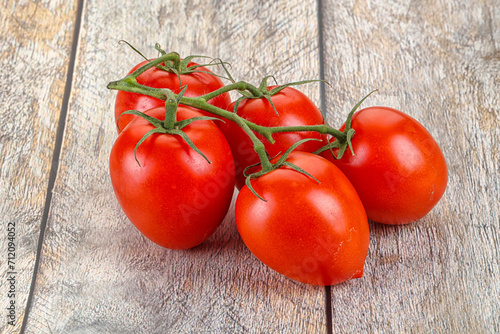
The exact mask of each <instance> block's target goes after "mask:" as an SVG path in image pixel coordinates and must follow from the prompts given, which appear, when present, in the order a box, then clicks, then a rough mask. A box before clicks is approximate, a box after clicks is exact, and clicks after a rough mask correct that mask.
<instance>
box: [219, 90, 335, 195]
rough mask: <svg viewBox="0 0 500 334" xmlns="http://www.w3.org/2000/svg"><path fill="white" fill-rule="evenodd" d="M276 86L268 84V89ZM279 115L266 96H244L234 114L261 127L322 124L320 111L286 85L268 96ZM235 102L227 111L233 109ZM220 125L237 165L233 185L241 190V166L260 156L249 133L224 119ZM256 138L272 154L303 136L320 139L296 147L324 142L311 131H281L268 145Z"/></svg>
mask: <svg viewBox="0 0 500 334" xmlns="http://www.w3.org/2000/svg"><path fill="white" fill-rule="evenodd" d="M273 88H275V86H270V87H268V90H271V89H273ZM271 100H272V101H273V104H274V106H275V107H276V110H277V111H278V115H276V113H275V111H274V109H273V107H272V105H271V104H270V103H269V101H268V100H267V99H265V98H260V99H245V100H243V101H242V102H241V103H240V105H239V106H238V110H237V114H238V115H239V116H241V117H243V118H245V119H247V120H249V121H251V122H253V123H255V124H258V125H263V126H268V127H269V126H296V125H318V124H324V119H323V115H322V114H321V111H320V110H319V109H318V108H317V107H316V105H314V103H313V102H312V101H311V100H310V99H309V98H308V97H307V96H306V95H305V94H303V93H302V92H300V91H298V90H296V89H295V88H292V87H287V88H285V89H283V90H282V91H281V92H279V93H277V94H275V95H273V96H272V97H271ZM234 106H235V103H232V104H231V105H230V106H229V107H228V108H227V110H228V111H231V112H232V111H234ZM220 128H221V130H222V132H223V133H224V135H225V136H226V138H227V140H228V142H229V145H230V146H231V150H232V152H233V157H234V160H235V164H236V186H237V188H238V189H241V187H243V185H244V184H245V178H244V177H243V173H242V171H243V169H244V168H245V167H247V166H250V165H253V164H256V163H258V162H259V157H258V155H257V153H255V150H254V149H253V143H252V141H251V140H250V138H249V137H248V135H247V134H246V133H245V132H244V131H243V130H242V129H241V128H240V127H239V126H238V125H237V124H235V123H233V122H226V123H224V124H220ZM257 137H258V138H259V139H260V140H261V141H262V142H263V143H264V145H265V148H266V150H267V152H268V153H269V155H270V156H271V157H274V156H276V155H277V154H279V153H284V152H285V151H286V150H287V149H288V148H289V147H290V146H292V145H293V144H295V143H296V142H298V141H299V140H302V139H305V138H316V139H319V140H321V142H318V141H309V142H306V143H304V144H302V145H300V146H299V147H298V148H297V149H296V150H298V151H304V152H314V151H316V150H318V149H319V148H321V147H322V146H323V145H325V144H326V143H327V141H326V140H327V139H326V136H325V135H322V134H319V133H317V132H314V131H302V132H284V133H276V134H274V135H273V138H274V139H275V141H276V142H275V143H274V144H271V143H269V142H268V141H267V139H265V138H264V137H262V136H261V135H259V134H258V135H257Z"/></svg>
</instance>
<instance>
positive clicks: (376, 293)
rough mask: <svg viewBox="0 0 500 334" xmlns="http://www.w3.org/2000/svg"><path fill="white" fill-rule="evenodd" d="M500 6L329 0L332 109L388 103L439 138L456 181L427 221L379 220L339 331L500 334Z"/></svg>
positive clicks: (337, 120) (339, 307)
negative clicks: (397, 223) (401, 223)
mask: <svg viewBox="0 0 500 334" xmlns="http://www.w3.org/2000/svg"><path fill="white" fill-rule="evenodd" d="M499 8H500V7H499V6H498V2H497V1H488V0H487V1H481V2H477V1H471V0H460V1H443V0H438V1H412V2H401V1H396V2H387V1H382V0H371V1H364V0H361V1H349V0H343V1H326V2H325V4H324V8H323V9H322V10H323V15H324V18H325V19H324V26H323V29H324V32H325V47H324V50H325V54H324V56H325V69H326V79H327V80H329V81H330V82H331V83H332V85H333V88H332V89H328V88H327V90H326V96H327V105H328V106H329V108H328V115H329V119H330V122H331V123H332V124H338V125H341V124H342V122H343V120H344V117H345V115H346V113H347V112H348V111H349V110H350V108H351V106H352V105H354V104H355V103H356V101H358V100H360V99H361V98H362V97H363V96H364V95H365V94H367V93H368V92H369V91H371V90H373V89H379V91H378V92H377V93H376V94H375V95H373V96H372V97H370V98H369V99H368V100H367V101H366V103H365V104H364V106H369V105H386V106H392V107H395V108H398V109H400V110H403V111H405V112H407V113H408V114H410V115H412V116H413V117H415V118H416V119H418V120H419V121H420V122H421V123H422V124H423V125H424V126H425V127H426V128H427V129H429V131H430V132H431V133H432V135H433V136H434V137H435V138H436V140H437V141H438V143H440V145H441V148H442V149H443V151H444V154H445V156H446V158H447V162H448V166H449V186H448V189H447V191H446V193H445V196H444V198H443V199H442V201H441V202H440V203H439V204H438V206H437V207H436V208H435V209H434V210H433V211H432V212H431V213H430V214H429V215H428V216H427V217H425V218H424V219H422V220H421V221H419V222H417V223H414V224H411V225H407V226H401V227H390V226H382V225H379V224H372V225H371V243H370V251H369V255H368V261H367V264H366V268H365V276H364V278H362V279H360V280H356V281H352V282H349V283H347V284H345V285H341V286H338V287H334V288H332V304H333V313H332V314H333V324H334V331H335V332H348V333H351V332H373V333H389V332H393V333H400V332H415V333H426V332H436V333H498V332H499V331H500V328H499V326H500V323H499V321H500V307H499V303H498V301H499V300H500V268H499V263H498V259H499V258H500V257H499V245H500V243H499V235H500V234H499V230H500V226H499V225H500V224H499V221H500V219H499V214H500V208H499V201H498V199H499V198H500V181H499V164H498V162H499V161H500V159H499V151H498V147H499V146H500V116H499V115H500V113H499V102H500V99H499V98H500V96H499V89H498V87H499V86H498V84H499V82H500V53H499V52H498V45H499V43H500V35H499V34H498V31H499V29H498V28H499V17H500V11H499Z"/></svg>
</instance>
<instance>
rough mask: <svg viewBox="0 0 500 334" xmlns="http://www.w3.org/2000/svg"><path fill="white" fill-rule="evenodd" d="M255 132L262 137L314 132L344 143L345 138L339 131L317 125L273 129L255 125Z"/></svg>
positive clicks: (276, 127)
mask: <svg viewBox="0 0 500 334" xmlns="http://www.w3.org/2000/svg"><path fill="white" fill-rule="evenodd" d="M255 131H257V132H259V133H260V134H262V135H263V136H266V137H267V136H272V134H274V133H282V132H302V131H314V132H318V133H321V134H329V135H332V136H334V137H335V138H337V139H338V140H341V141H344V140H345V139H346V138H347V136H346V134H345V133H344V132H342V131H339V130H337V129H335V128H332V127H331V126H328V125H326V124H317V125H297V126H274V127H265V126H260V125H256V129H255Z"/></svg>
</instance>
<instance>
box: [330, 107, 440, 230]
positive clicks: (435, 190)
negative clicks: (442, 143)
mask: <svg viewBox="0 0 500 334" xmlns="http://www.w3.org/2000/svg"><path fill="white" fill-rule="evenodd" d="M344 127H345V124H344V126H343V127H342V128H341V130H343V129H344ZM351 127H352V128H353V129H354V130H355V135H354V137H353V139H352V146H353V150H354V153H355V155H354V156H353V155H352V154H351V152H350V151H349V149H348V150H347V151H346V152H345V154H344V156H343V157H342V158H341V159H340V160H336V159H334V158H333V157H332V156H331V154H330V152H329V151H325V152H323V153H322V155H323V156H325V157H327V158H328V159H330V160H331V161H332V162H333V163H334V164H335V165H336V166H337V167H339V168H340V169H341V170H342V172H344V174H345V175H346V176H347V177H348V178H349V180H350V181H351V183H352V184H353V185H354V188H356V191H357V192H358V194H359V197H360V198H361V201H362V202H363V205H364V207H365V210H366V213H367V215H368V219H370V220H373V221H376V222H379V223H384V224H406V223H410V222H413V221H416V220H418V219H420V218H422V217H424V216H425V215H426V214H427V213H428V212H429V211H430V210H431V209H432V208H433V207H434V206H435V205H436V204H437V202H438V201H439V200H440V198H441V197H442V196H443V193H444V191H445V189H446V185H447V183H448V169H447V167H446V161H445V158H444V156H443V153H442V152H441V150H440V148H439V146H438V144H437V143H436V141H435V140H434V138H432V136H431V135H430V134H429V132H428V131H427V130H426V129H425V128H424V127H423V126H422V125H421V124H420V123H419V122H417V121H416V120H415V119H413V118H412V117H410V116H408V115H406V114H404V113H402V112H401V111H398V110H395V109H392V108H387V107H370V108H366V109H363V110H360V111H358V112H357V113H355V114H354V116H353V118H352V125H351ZM334 153H335V154H336V152H334Z"/></svg>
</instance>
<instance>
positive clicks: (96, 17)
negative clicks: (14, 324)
mask: <svg viewBox="0 0 500 334" xmlns="http://www.w3.org/2000/svg"><path fill="white" fill-rule="evenodd" d="M315 8H316V7H315V2H314V1H306V2H294V3H293V4H290V5H288V6H287V7H286V8H285V6H284V5H283V3H282V4H278V3H274V2H273V3H271V2H269V3H265V4H261V5H259V6H255V5H254V4H252V3H251V2H248V3H247V2H241V3H234V2H233V3H224V2H221V3H219V4H213V3H210V2H201V3H200V4H197V5H194V4H189V3H186V2H183V1H178V2H171V3H169V4H168V5H167V4H165V3H164V2H163V1H154V2H143V3H141V4H139V3H138V2H137V1H128V2H124V1H116V2H110V1H108V2H102V1H88V2H85V7H84V13H83V17H82V26H81V33H80V38H79V47H78V58H77V61H76V67H75V80H74V83H73V90H72V96H71V101H70V107H69V111H68V116H67V122H66V130H65V138H64V143H63V149H62V154H61V157H60V167H59V171H58V175H57V180H56V185H55V190H54V195H53V198H52V205H51V212H50V216H49V221H48V225H47V231H46V236H45V240H44V245H43V250H42V258H41V263H40V268H39V271H38V280H37V285H36V287H35V297H34V299H33V304H32V309H31V312H30V315H29V321H28V324H27V332H29V333H51V332H52V333H61V332H78V333H103V332H104V333H183V332H213V333H231V332H246V331H259V332H275V333H277V332H285V331H289V332H296V333H302V332H304V331H306V332H324V331H325V326H326V316H325V314H326V313H325V305H324V303H325V290H324V288H317V287H309V286H304V285H300V284H297V283H294V282H291V281H289V280H287V279H285V278H283V277H282V276H280V275H278V274H275V273H273V272H271V271H270V270H269V269H267V268H265V267H264V266H262V265H261V264H260V263H259V262H258V261H257V260H255V258H254V257H253V256H252V255H251V254H250V253H249V251H248V250H247V249H246V248H245V246H244V245H243V243H242V242H241V240H240V239H239V237H238V234H237V231H236V229H235V224H234V215H233V214H230V215H229V216H228V217H227V219H226V221H225V223H224V226H223V227H222V228H221V229H220V230H219V231H218V232H217V233H216V234H215V235H214V236H213V237H212V238H210V239H209V240H208V242H206V243H204V244H203V245H202V246H200V247H197V248H196V249H193V250H190V251H170V250H166V249H161V248H159V247H157V246H155V245H153V244H152V243H151V242H149V241H148V240H146V239H145V238H144V237H142V236H141V235H140V234H139V232H138V231H137V230H135V228H133V226H132V225H131V224H130V222H129V221H128V220H127V219H126V217H125V216H124V214H123V213H122V212H121V209H120V208H119V206H118V204H117V201H116V200H115V198H114V194H113V191H112V188H111V184H110V180H109V173H108V159H109V151H110V149H111V146H112V143H113V141H114V139H115V138H116V133H115V130H114V128H115V125H114V120H113V116H112V115H113V113H112V108H113V103H114V96H115V92H110V91H107V90H106V89H105V86H106V84H107V82H108V81H110V80H114V79H117V78H119V77H121V76H124V75H125V74H126V72H127V71H128V69H129V68H131V67H132V66H133V65H134V64H135V63H137V62H139V61H141V57H140V56H138V55H137V54H135V53H134V52H133V51H132V50H131V49H129V48H128V47H127V46H125V45H118V43H117V42H118V40H119V39H126V40H127V41H129V42H130V43H132V44H134V45H135V46H136V47H137V48H139V49H141V50H145V52H147V53H148V54H149V55H153V56H154V55H156V51H154V49H153V48H152V47H153V46H154V43H155V42H159V43H160V44H162V46H163V47H164V48H165V49H167V50H176V51H178V52H180V53H181V54H182V55H188V54H208V55H212V56H215V57H223V58H224V59H228V60H230V61H231V63H232V65H233V72H234V76H235V77H236V78H245V79H246V80H250V81H254V82H257V80H259V79H260V78H262V77H263V76H264V75H267V74H275V75H276V77H277V78H278V79H279V80H282V81H289V80H298V79H300V78H302V77H305V76H307V77H312V78H314V77H318V76H319V64H318V59H319V54H318V39H317V35H318V33H317V29H318V25H317V22H316V21H315V20H310V18H311V17H312V18H315V17H316V11H315ZM270 11H272V12H273V14H270ZM116 27H119V31H115V30H112V29H111V28H116ZM277 59H279V60H277ZM275 63H278V64H279V66H276V65H275ZM308 89H309V92H310V93H311V94H312V96H313V98H315V99H316V101H317V102H319V86H318V85H311V86H310V87H308Z"/></svg>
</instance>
